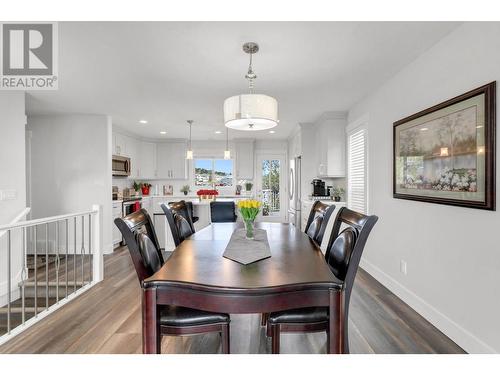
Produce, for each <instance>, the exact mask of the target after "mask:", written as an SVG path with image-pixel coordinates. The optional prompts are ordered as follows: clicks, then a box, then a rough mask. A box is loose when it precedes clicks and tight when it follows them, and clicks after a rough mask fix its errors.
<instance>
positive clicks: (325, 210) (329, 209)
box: [305, 201, 335, 246]
mask: <svg viewBox="0 0 500 375" xmlns="http://www.w3.org/2000/svg"><path fill="white" fill-rule="evenodd" d="M333 211H335V205H333V204H332V205H328V204H325V203H323V202H321V201H316V202H314V204H313V206H312V208H311V212H309V218H308V219H307V224H306V228H305V233H306V234H307V235H308V236H309V237H310V238H311V239H312V240H314V242H316V243H317V244H318V245H319V246H321V242H323V237H324V235H325V231H326V227H327V226H328V221H329V220H330V216H332V213H333Z"/></svg>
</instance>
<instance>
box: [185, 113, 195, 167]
mask: <svg viewBox="0 0 500 375" xmlns="http://www.w3.org/2000/svg"><path fill="white" fill-rule="evenodd" d="M187 122H188V124H189V144H188V150H187V152H186V159H187V160H193V148H192V147H191V127H192V126H193V120H187Z"/></svg>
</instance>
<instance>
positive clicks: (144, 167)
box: [132, 141, 157, 178]
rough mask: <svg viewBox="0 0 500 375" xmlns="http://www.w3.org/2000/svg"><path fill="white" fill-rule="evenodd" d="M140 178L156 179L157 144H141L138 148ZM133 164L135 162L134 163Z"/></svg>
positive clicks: (142, 142)
mask: <svg viewBox="0 0 500 375" xmlns="http://www.w3.org/2000/svg"><path fill="white" fill-rule="evenodd" d="M137 159H138V164H139V173H138V177H141V178H156V177H157V170H156V143H153V142H144V141H141V142H139V147H138V157H137ZM132 163H133V162H132Z"/></svg>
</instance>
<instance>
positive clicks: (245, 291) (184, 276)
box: [142, 222, 345, 353]
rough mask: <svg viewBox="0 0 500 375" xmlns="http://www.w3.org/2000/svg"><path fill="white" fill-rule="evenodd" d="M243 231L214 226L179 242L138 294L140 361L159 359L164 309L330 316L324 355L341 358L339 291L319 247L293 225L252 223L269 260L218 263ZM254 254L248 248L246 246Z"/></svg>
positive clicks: (231, 225) (341, 297)
mask: <svg viewBox="0 0 500 375" xmlns="http://www.w3.org/2000/svg"><path fill="white" fill-rule="evenodd" d="M242 226H243V224H242V223H212V224H210V225H208V226H207V227H205V228H203V229H202V230H200V231H198V232H196V233H194V234H193V235H191V236H190V237H188V238H187V239H186V240H184V241H183V242H182V243H181V244H180V245H179V246H178V247H177V248H176V249H175V250H174V251H173V253H172V254H171V256H170V257H169V258H168V259H167V261H166V262H165V263H164V265H163V266H162V267H161V269H160V270H159V271H158V272H156V273H155V274H153V275H152V276H151V277H149V278H147V279H145V280H144V282H143V286H142V293H143V296H142V314H143V315H142V329H143V353H159V352H160V344H161V335H160V331H159V324H158V319H159V310H160V306H161V305H175V306H183V307H188V308H193V309H199V310H205V311H210V312H219V313H228V314H250V313H271V312H274V311H283V310H289V309H296V308H305V307H328V308H329V331H328V333H329V340H327V352H328V353H342V351H343V348H344V345H343V344H344V342H343V340H344V339H345V335H344V332H343V329H344V328H343V327H344V324H343V311H344V308H343V304H344V293H343V283H342V282H341V281H340V280H338V279H337V278H336V277H335V276H334V275H333V273H332V272H331V270H330V268H329V266H328V264H327V262H326V260H325V257H324V255H323V253H322V251H321V249H320V247H319V246H318V245H317V244H316V243H315V242H314V241H313V240H312V239H310V238H309V236H308V235H307V234H305V233H303V232H302V231H300V230H299V229H298V228H296V227H295V226H294V225H292V224H287V223H270V222H258V223H255V226H256V228H259V229H263V230H265V231H266V234H267V240H268V243H269V249H270V251H271V257H269V258H266V259H262V260H259V261H256V262H254V263H251V264H247V265H243V264H241V263H238V262H236V261H233V260H231V259H227V258H225V257H223V253H224V251H225V249H226V247H227V245H228V242H229V240H230V238H231V235H232V234H233V232H234V231H235V230H236V229H239V228H242ZM248 251H252V240H248Z"/></svg>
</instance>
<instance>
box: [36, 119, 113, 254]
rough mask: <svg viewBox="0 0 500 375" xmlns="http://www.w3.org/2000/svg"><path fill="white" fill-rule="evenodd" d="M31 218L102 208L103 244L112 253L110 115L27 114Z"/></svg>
mask: <svg viewBox="0 0 500 375" xmlns="http://www.w3.org/2000/svg"><path fill="white" fill-rule="evenodd" d="M28 128H29V130H30V131H31V132H32V138H31V170H32V172H31V191H32V193H31V194H32V203H31V204H32V214H33V215H32V216H33V218H40V217H47V216H53V215H60V214H66V213H72V212H78V211H87V210H90V209H91V208H92V205H93V204H99V205H101V208H102V220H101V233H102V238H101V241H102V243H101V248H102V249H103V250H104V252H111V251H112V234H111V229H112V228H111V222H112V220H111V210H112V208H111V118H110V117H109V116H101V115H60V116H58V115H50V116H30V117H29V118H28Z"/></svg>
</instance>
